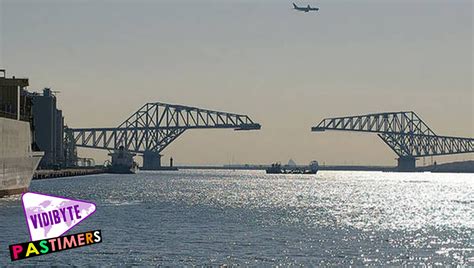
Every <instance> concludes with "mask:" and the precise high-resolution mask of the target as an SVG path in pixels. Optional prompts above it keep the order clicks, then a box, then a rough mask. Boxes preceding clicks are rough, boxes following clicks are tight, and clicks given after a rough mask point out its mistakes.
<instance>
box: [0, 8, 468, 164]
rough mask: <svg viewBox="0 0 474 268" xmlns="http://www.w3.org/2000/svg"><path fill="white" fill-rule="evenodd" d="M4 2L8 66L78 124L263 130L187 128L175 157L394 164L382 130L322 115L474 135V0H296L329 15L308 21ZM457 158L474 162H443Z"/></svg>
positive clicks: (288, 13) (266, 11)
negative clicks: (177, 122) (139, 119)
mask: <svg viewBox="0 0 474 268" xmlns="http://www.w3.org/2000/svg"><path fill="white" fill-rule="evenodd" d="M295 2H296V1H295ZM0 3H1V4H0V16H1V25H0V26H1V31H0V48H1V50H0V67H3V68H6V69H7V72H8V74H9V75H16V76H17V77H19V76H22V77H28V78H30V85H31V86H30V89H38V90H39V89H41V88H43V87H52V88H53V89H54V90H59V91H61V92H60V93H59V95H58V98H59V102H60V107H61V108H62V109H63V111H64V115H65V117H66V122H67V124H68V125H69V126H71V127H113V126H117V125H118V124H119V123H121V122H122V121H123V120H124V119H126V117H127V116H128V115H130V114H132V113H133V112H134V111H136V110H137V109H138V108H139V107H140V106H141V105H143V104H144V103H146V102H153V101H161V102H170V103H178V104H183V105H191V106H198V107H203V108H209V109H215V110H222V111H228V112H236V113H244V114H248V115H249V116H250V117H251V118H252V119H254V120H255V121H257V122H259V123H261V124H262V126H263V127H262V130H260V131H252V132H235V131H232V130H190V131H187V132H186V133H185V134H184V135H182V136H181V137H180V138H179V139H178V140H176V141H175V142H174V143H173V144H171V145H170V146H169V147H168V148H167V149H166V150H165V151H164V154H165V158H166V160H164V162H165V163H167V161H168V160H167V158H169V156H173V157H174V158H175V162H176V163H177V164H211V163H215V164H227V163H229V162H233V163H270V162H273V161H282V162H286V161H288V159H289V158H293V159H294V160H295V161H296V162H297V163H307V162H309V161H310V160H313V159H316V160H319V161H320V162H321V163H323V162H325V163H326V164H395V161H394V159H395V157H396V155H395V154H394V153H393V152H392V151H391V150H390V149H389V148H388V147H387V146H385V145H384V143H383V142H382V141H381V140H380V139H379V138H378V137H377V136H376V135H372V134H357V133H339V132H326V133H312V132H310V128H311V126H314V125H316V124H317V123H318V122H319V121H320V120H321V119H323V118H324V117H332V116H343V115H352V114H363V113H372V112H381V111H399V110H414V111H416V112H417V113H418V115H419V116H420V117H422V119H424V120H425V122H427V124H428V125H429V126H430V127H431V128H432V129H433V130H434V131H436V132H437V133H439V134H444V135H456V136H466V137H473V136H474V95H473V94H474V93H473V91H474V89H473V80H472V77H473V61H474V56H473V25H472V24H473V21H472V17H473V4H472V1H470V0H466V1H453V0H449V1H448V0H446V1H432V0H429V1H428V0H426V1H388V0H386V1H380V0H378V1H376V0H372V1H365V0H360V1H355V0H354V1H334V0H331V1H329V0H320V1H316V2H315V1H310V2H307V1H297V3H298V4H301V5H306V4H307V3H311V4H312V5H317V6H319V7H320V11H319V12H318V13H308V14H305V13H301V12H295V11H293V10H292V9H291V1H280V0H272V1H191V0H189V1H176V0H173V1H171V0H170V1H151V0H150V1H132V0H129V1H97V0H94V1H82V0H81V1H79V0H77V1H65V0H61V1H60V0H57V1H40V0H35V1H19V0H14V1H13V0H12V1H10V0H0ZM81 153H82V155H83V156H94V157H97V158H98V160H99V162H100V163H102V162H103V160H104V159H105V157H106V152H103V151H94V150H85V151H84V150H81ZM457 159H473V154H467V155H459V156H457V157H456V156H455V157H450V158H435V160H438V161H447V160H457ZM427 162H429V161H428V159H427ZM421 163H422V161H420V162H419V164H421Z"/></svg>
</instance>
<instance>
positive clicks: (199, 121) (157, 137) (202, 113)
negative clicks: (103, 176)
mask: <svg viewBox="0 0 474 268" xmlns="http://www.w3.org/2000/svg"><path fill="white" fill-rule="evenodd" d="M210 128H213V129H216V128H222V129H224V128H230V129H234V130H258V129H260V124H257V123H255V122H254V121H252V119H250V117H248V116H247V115H241V114H232V113H226V112H219V111H211V110H205V109H200V108H196V107H189V106H182V105H174V104H166V103H160V102H155V103H147V104H145V105H143V106H142V107H141V108H140V109H139V110H138V111H137V112H135V113H134V114H133V115H131V116H130V117H129V118H127V120H125V121H124V122H123V123H121V124H120V125H119V126H118V127H115V128H68V129H66V132H67V133H68V134H69V135H70V136H71V137H72V139H73V141H74V143H75V145H76V146H79V147H86V148H96V149H108V150H113V149H117V148H119V147H120V146H124V147H125V148H127V149H128V150H129V151H131V152H135V153H150V152H151V153H155V154H159V153H160V152H162V151H163V150H164V149H165V148H166V147H167V146H168V145H169V144H170V143H171V142H173V141H174V140H175V139H176V138H178V137H179V136H180V135H181V134H183V133H184V132H185V131H186V130H188V129H210Z"/></svg>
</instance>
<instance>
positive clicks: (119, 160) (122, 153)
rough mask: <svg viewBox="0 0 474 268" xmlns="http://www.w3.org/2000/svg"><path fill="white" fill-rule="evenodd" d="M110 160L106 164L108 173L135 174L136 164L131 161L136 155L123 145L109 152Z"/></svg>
mask: <svg viewBox="0 0 474 268" xmlns="http://www.w3.org/2000/svg"><path fill="white" fill-rule="evenodd" d="M109 155H110V157H111V158H112V161H111V162H110V164H109V165H107V166H106V167H107V172H108V173H115V174H135V173H137V171H138V164H137V163H136V162H135V161H133V157H134V156H135V155H136V154H134V153H131V152H129V151H128V150H127V149H125V147H123V146H120V147H119V148H118V149H117V150H114V151H113V152H112V153H109Z"/></svg>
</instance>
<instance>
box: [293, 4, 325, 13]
mask: <svg viewBox="0 0 474 268" xmlns="http://www.w3.org/2000/svg"><path fill="white" fill-rule="evenodd" d="M293 7H294V9H295V10H298V11H304V12H310V11H318V10H319V8H318V7H311V6H310V5H308V6H307V7H299V6H297V5H296V4H295V3H293Z"/></svg>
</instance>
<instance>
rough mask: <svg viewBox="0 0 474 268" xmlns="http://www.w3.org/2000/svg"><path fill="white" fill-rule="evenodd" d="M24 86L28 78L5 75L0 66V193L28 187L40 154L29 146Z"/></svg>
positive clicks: (28, 102) (28, 107)
mask: <svg viewBox="0 0 474 268" xmlns="http://www.w3.org/2000/svg"><path fill="white" fill-rule="evenodd" d="M2 74H3V76H2ZM27 86H28V79H26V78H15V77H12V78H7V77H6V72H5V70H0V197H3V196H6V195H13V194H20V193H23V192H26V191H28V187H29V186H30V183H31V179H32V178H33V174H34V172H35V170H36V168H37V167H38V164H39V162H40V160H41V157H42V156H43V152H35V151H33V149H32V144H33V138H32V137H33V135H32V129H33V128H32V125H31V124H32V115H31V100H30V99H29V98H28V96H27V95H28V94H27V91H26V87H27Z"/></svg>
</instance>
